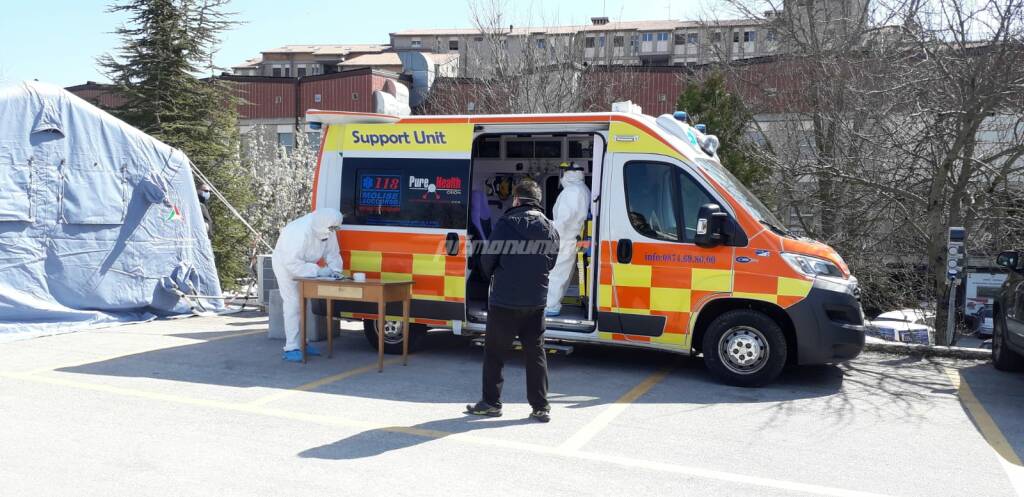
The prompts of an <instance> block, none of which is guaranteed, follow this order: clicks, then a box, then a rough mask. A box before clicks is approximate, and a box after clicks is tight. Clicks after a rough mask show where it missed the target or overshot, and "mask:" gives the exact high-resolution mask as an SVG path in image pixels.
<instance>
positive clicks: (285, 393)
mask: <svg viewBox="0 0 1024 497" xmlns="http://www.w3.org/2000/svg"><path fill="white" fill-rule="evenodd" d="M399 362H401V359H388V360H386V361H384V365H392V364H398V363H399ZM376 369H377V361H373V363H371V364H367V365H366V366H363V367H361V368H356V369H352V370H349V371H345V372H344V373H338V374H335V375H331V376H327V377H324V378H320V379H319V380H315V381H311V382H309V383H306V384H305V385H299V386H297V387H294V388H289V389H287V390H281V391H279V392H276V393H273V394H270V395H267V396H265V397H260V398H258V399H256V400H251V401H249V402H246V404H248V405H251V406H262V405H266V404H269V403H271V402H274V401H276V400H281V399H284V398H287V397H290V396H292V395H295V394H297V393H299V392H308V391H309V390H313V389H314V388H320V387H322V386H324V385H329V384H331V383H334V382H336V381H341V380H344V379H345V378H351V377H353V376H355V375H358V374H363V373H368V372H370V371H374V370H376Z"/></svg>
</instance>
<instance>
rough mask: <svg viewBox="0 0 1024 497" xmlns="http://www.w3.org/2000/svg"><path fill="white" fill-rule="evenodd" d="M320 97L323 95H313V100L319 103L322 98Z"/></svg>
mask: <svg viewBox="0 0 1024 497" xmlns="http://www.w3.org/2000/svg"><path fill="white" fill-rule="evenodd" d="M322 99H323V97H321V96H320V94H319V93H317V94H315V95H313V102H315V103H320V100H322Z"/></svg>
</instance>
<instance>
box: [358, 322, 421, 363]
mask: <svg viewBox="0 0 1024 497" xmlns="http://www.w3.org/2000/svg"><path fill="white" fill-rule="evenodd" d="M394 324H396V322H395V321H388V322H387V323H385V326H393V325H394ZM399 331H401V330H399ZM426 334H427V327H426V325H422V324H416V323H412V324H411V325H409V352H413V351H415V350H418V349H419V346H420V343H421V342H422V340H423V336H424V335H426ZM363 335H366V341H367V342H370V346H371V347H373V350H377V320H376V319H364V320H363ZM392 335H394V334H392ZM384 353H385V354H395V355H401V354H402V336H401V334H397V336H388V334H385V335H384Z"/></svg>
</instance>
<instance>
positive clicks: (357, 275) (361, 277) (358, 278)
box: [352, 273, 366, 283]
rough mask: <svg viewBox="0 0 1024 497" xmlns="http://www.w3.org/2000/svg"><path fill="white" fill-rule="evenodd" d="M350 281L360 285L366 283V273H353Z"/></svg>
mask: <svg viewBox="0 0 1024 497" xmlns="http://www.w3.org/2000/svg"><path fill="white" fill-rule="evenodd" d="M352 280H353V281H357V282H360V283H362V282H364V281H366V273H354V274H353V275H352Z"/></svg>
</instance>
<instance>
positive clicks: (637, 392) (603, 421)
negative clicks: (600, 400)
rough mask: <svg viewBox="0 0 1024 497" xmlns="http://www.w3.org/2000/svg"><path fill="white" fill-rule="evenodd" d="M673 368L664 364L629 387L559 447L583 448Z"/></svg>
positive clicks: (563, 448) (569, 448) (567, 448)
mask: <svg viewBox="0 0 1024 497" xmlns="http://www.w3.org/2000/svg"><path fill="white" fill-rule="evenodd" d="M673 368H675V364H674V363H673V364H670V365H668V366H665V367H664V368H661V369H660V370H658V371H656V372H654V373H653V374H651V375H650V376H648V377H647V378H646V379H644V381H641V382H640V384H639V385H637V386H635V387H633V388H631V389H630V390H629V391H628V392H626V393H625V394H623V395H622V397H619V398H618V399H616V400H615V403H614V404H612V405H610V406H608V408H607V409H605V410H604V411H602V412H601V414H599V415H598V416H597V418H595V419H594V420H592V421H591V422H589V423H587V425H586V426H584V427H583V428H582V429H580V431H577V432H576V433H575V434H573V436H571V437H569V439H568V440H566V441H565V442H564V443H562V445H561V449H562V450H567V451H577V450H579V449H581V448H583V446H584V445H586V443H587V442H589V441H591V440H592V439H593V438H594V437H595V436H597V434H598V433H600V431H601V430H603V429H605V427H607V426H608V425H609V424H610V423H611V422H612V421H613V420H615V418H617V417H619V415H620V414H622V413H623V411H625V410H626V407H629V404H632V403H633V402H635V401H636V399H639V398H640V396H642V395H643V394H645V393H647V392H648V391H650V390H651V389H652V388H654V385H657V384H658V383H661V380H664V379H665V377H666V376H668V374H669V373H671V372H672V369H673Z"/></svg>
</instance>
